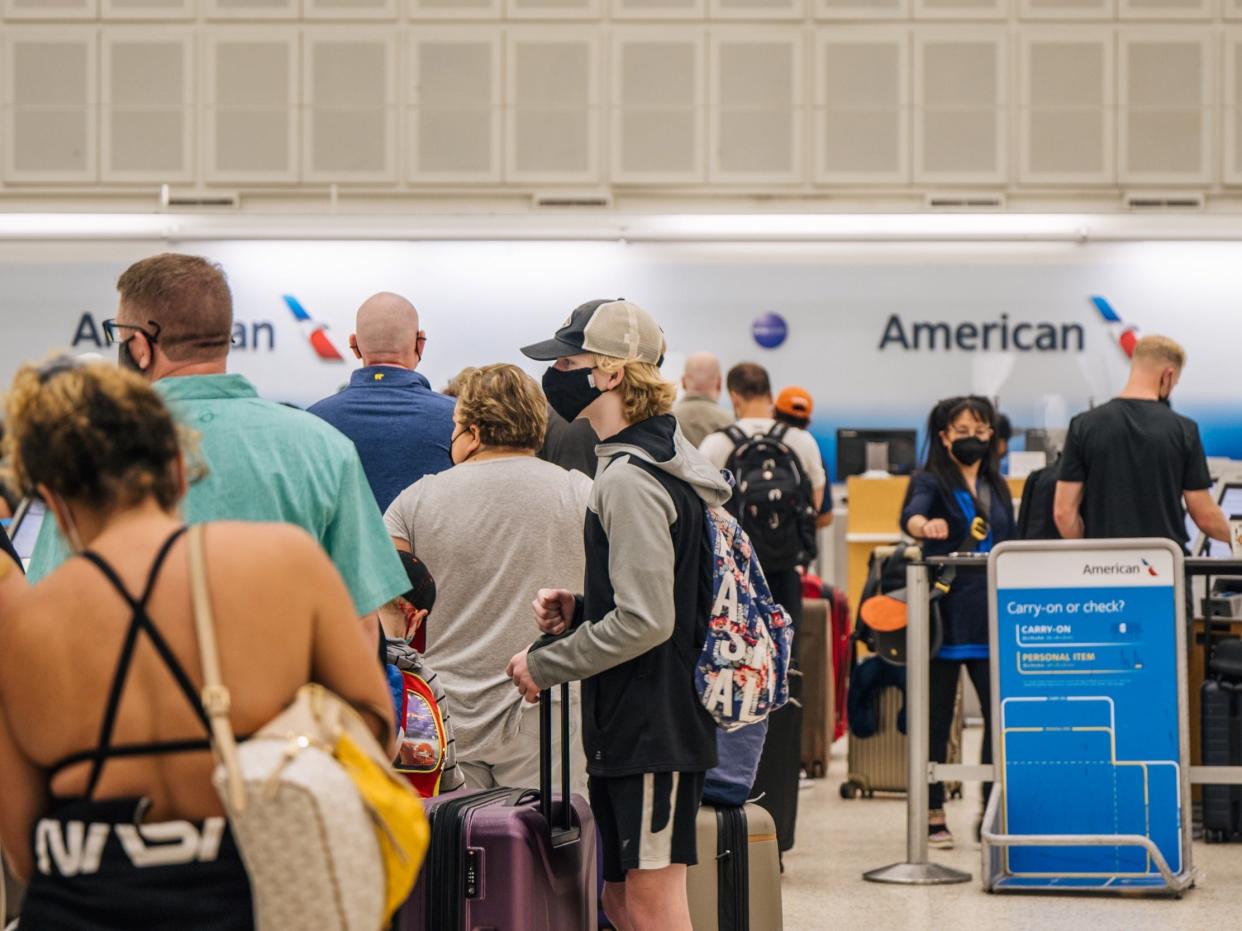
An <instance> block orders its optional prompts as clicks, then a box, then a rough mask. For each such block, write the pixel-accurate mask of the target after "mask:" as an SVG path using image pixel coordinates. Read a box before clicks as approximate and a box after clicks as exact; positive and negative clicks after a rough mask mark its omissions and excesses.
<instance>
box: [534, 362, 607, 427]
mask: <svg viewBox="0 0 1242 931" xmlns="http://www.w3.org/2000/svg"><path fill="white" fill-rule="evenodd" d="M543 393H544V394H545V395H547V398H548V403H549V404H551V405H552V410H554V411H556V412H557V413H558V414H560V415H561V416H562V417H564V418H565V419H566V420H568V421H570V422H573V421H575V420H577V419H578V415H579V414H581V413H582V412H583V411H584V410H586V409H587V408H588V407H589V406H590V405H591V402H592V401H594V400H595V399H596V398H598V397H599V396H600V395H601V394H603V393H604V392H602V391H600V390H599V389H598V388H596V387H595V385H594V383H593V381H592V379H591V370H590V369H572V370H570V371H568V372H562V371H561V370H560V369H558V368H556V367H555V366H553V367H552V368H550V369H548V370H547V371H546V372H544V373H543Z"/></svg>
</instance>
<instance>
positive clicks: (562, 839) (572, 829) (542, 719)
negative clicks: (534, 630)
mask: <svg viewBox="0 0 1242 931" xmlns="http://www.w3.org/2000/svg"><path fill="white" fill-rule="evenodd" d="M569 634H570V632H569V631H566V632H565V633H562V634H544V635H543V636H542V637H540V638H539V639H538V640H536V641H535V642H534V643H533V644H531V647H530V649H531V651H532V652H533V651H535V650H538V649H541V648H542V647H546V646H548V645H549V644H552V643H555V642H556V641H558V640H561V639H564V638H565V637H567V636H569ZM560 689H561V808H560V812H559V815H560V822H561V823H560V824H557V823H556V820H555V819H554V818H553V812H552V808H553V806H552V690H551V689H544V690H543V691H542V692H540V693H539V811H540V813H541V814H542V815H543V817H544V820H545V821H547V823H548V839H549V842H550V843H551V846H552V848H553V849H554V850H555V849H556V848H558V847H568V846H569V845H570V844H576V843H578V841H579V840H581V838H582V827H581V826H580V825H575V824H574V805H573V787H572V786H571V784H570V778H569V766H570V759H569V683H568V682H562V683H561V686H560Z"/></svg>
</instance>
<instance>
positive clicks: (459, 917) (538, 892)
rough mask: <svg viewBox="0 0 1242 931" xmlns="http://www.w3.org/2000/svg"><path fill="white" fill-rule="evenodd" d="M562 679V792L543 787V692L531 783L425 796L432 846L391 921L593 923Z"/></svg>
mask: <svg viewBox="0 0 1242 931" xmlns="http://www.w3.org/2000/svg"><path fill="white" fill-rule="evenodd" d="M562 689H563V690H562V695H561V699H562V701H561V708H562V709H565V713H563V714H562V715H561V746H562V748H563V750H562V758H561V772H562V774H563V782H562V787H561V794H560V795H559V796H557V797H555V798H554V797H553V796H552V788H551V782H552V778H551V773H552V741H551V740H550V738H549V735H550V734H551V733H552V701H551V694H550V693H549V692H544V693H543V694H542V695H541V696H540V708H539V720H540V736H541V743H540V754H539V782H540V788H539V790H538V791H536V790H534V789H508V788H503V789H486V790H484V791H481V792H479V791H473V790H468V789H467V790H461V791H458V792H451V793H449V794H447V795H441V796H437V797H436V798H431V799H427V800H426V801H425V803H424V804H425V805H426V806H427V816H428V818H429V819H430V821H431V846H430V848H429V849H428V851H427V860H426V863H425V864H424V866H423V871H422V873H421V875H420V876H419V878H418V884H417V885H416V886H415V887H414V892H413V894H412V895H411V896H410V899H409V901H407V902H406V904H405V905H404V906H403V907H402V909H401V913H400V916H399V919H398V922H397V925H396V927H397V928H399V929H400V931H475V929H479V931H482V929H488V931H492V929H495V931H549V929H557V931H560V929H566V931H569V929H578V928H594V927H595V923H596V908H597V904H596V893H597V890H596V870H595V819H594V818H593V817H592V815H591V808H590V806H589V805H588V804H587V802H586V800H585V799H583V798H582V796H580V795H573V796H571V795H570V786H569V719H568V716H567V709H568V708H569V707H570V705H569V686H567V685H566V686H563V687H562ZM566 798H570V799H571V804H570V805H568V806H567V805H565V804H564V803H563V800H564V799H566Z"/></svg>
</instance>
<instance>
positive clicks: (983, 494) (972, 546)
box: [932, 476, 992, 598]
mask: <svg viewBox="0 0 1242 931" xmlns="http://www.w3.org/2000/svg"><path fill="white" fill-rule="evenodd" d="M978 488H979V493H978V494H977V495H973V494H972V495H970V499H971V501H973V502H974V505H975V516H974V518H973V519H972V520H971V521H969V522H968V524H967V527H966V535H965V536H964V537H962V541H961V542H960V543H959V544H958V545H957V548H956V549H955V550H954V552H956V553H974V552H976V551H977V550H978V549H979V547H980V546H981V545H982V544H983V541H984V540H986V539H987V538H988V534H989V533H991V532H992V525H991V517H992V483H991V481H990V480H989V479H988V478H986V477H985V476H980V477H979V480H978ZM969 493H970V492H969V489H967V494H969ZM956 578H957V566H945V567H944V568H943V569H942V570H941V571H940V575H939V577H938V578H937V579H936V582H935V584H934V586H933V592H932V597H933V598H943V597H944V596H945V595H947V594H949V592H950V591H951V590H952V588H953V581H954V580H955V579H956Z"/></svg>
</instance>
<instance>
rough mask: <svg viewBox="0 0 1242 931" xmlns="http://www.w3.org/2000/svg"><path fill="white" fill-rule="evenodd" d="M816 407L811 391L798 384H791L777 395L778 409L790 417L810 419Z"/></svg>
mask: <svg viewBox="0 0 1242 931" xmlns="http://www.w3.org/2000/svg"><path fill="white" fill-rule="evenodd" d="M814 407H815V402H814V401H813V400H812V399H811V395H810V392H808V391H807V390H806V389H805V388H799V387H798V386H797V385H790V386H789V387H788V388H786V389H785V390H783V391H782V392H781V393H780V394H779V395H777V397H776V409H777V410H778V411H780V412H781V413H782V414H788V415H789V416H790V417H805V418H808V419H809V418H810V416H811V410H812V409H813V408H814Z"/></svg>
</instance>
